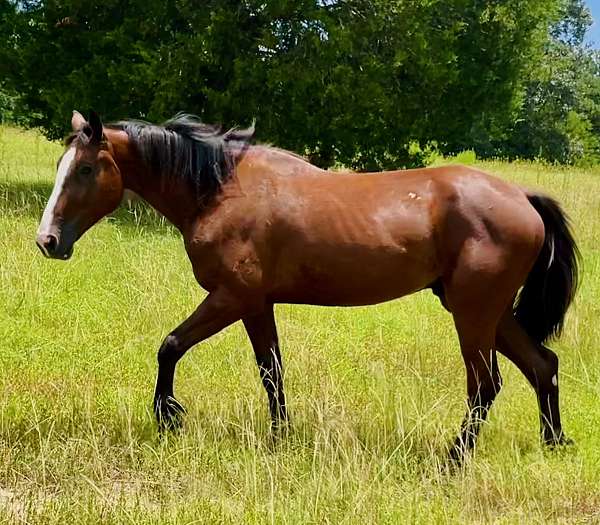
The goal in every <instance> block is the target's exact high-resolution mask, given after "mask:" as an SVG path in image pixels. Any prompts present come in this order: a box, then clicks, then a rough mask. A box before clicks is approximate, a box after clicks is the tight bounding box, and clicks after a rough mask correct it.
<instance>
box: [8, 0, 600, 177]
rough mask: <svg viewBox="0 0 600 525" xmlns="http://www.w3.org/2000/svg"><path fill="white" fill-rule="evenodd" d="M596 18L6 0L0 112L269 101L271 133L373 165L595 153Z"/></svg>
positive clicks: (121, 111)
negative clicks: (589, 43)
mask: <svg viewBox="0 0 600 525" xmlns="http://www.w3.org/2000/svg"><path fill="white" fill-rule="evenodd" d="M589 23H590V18H589V13H588V12H587V11H586V9H585V8H584V7H583V5H582V0H486V1H484V0H443V1H441V0H437V1H436V0H345V1H344V0H296V1H288V0H205V1H203V2H198V1H192V0H160V1H159V0H104V1H103V2H98V3H97V2H85V1H82V0H50V1H41V0H39V1H36V0H24V1H13V0H0V112H2V111H3V112H4V116H5V118H7V117H8V118H11V119H16V120H18V119H20V120H21V121H22V122H27V123H29V124H30V125H34V126H40V127H41V128H42V129H43V130H44V131H45V133H46V134H47V135H48V136H49V137H52V138H58V137H61V136H63V135H64V134H65V132H66V126H67V124H68V121H69V115H70V113H71V110H72V109H73V108H79V109H83V110H85V109H87V108H94V109H95V110H96V111H98V112H100V113H101V114H102V116H103V117H104V118H105V119H106V120H111V119H121V118H125V117H132V118H142V119H147V120H151V121H161V120H163V119H165V118H167V117H169V116H171V115H173V114H174V113H176V112H178V111H186V112H191V113H196V114H198V115H200V116H201V117H202V118H203V119H204V120H205V121H206V122H211V123H212V122H219V123H222V124H223V125H224V126H231V125H235V124H241V125H243V124H247V123H249V122H250V121H251V120H252V119H254V118H256V120H257V132H258V138H259V140H262V141H267V142H272V143H274V144H277V145H279V146H281V147H285V148H289V149H292V150H295V151H298V152H301V153H305V154H308V155H310V157H311V158H312V159H313V160H314V161H315V162H317V163H318V164H320V165H324V166H328V165H331V164H333V163H335V162H338V163H343V164H345V165H347V166H352V167H355V168H358V169H375V168H389V167H398V166H403V165H405V166H406V165H412V164H415V163H418V162H419V161H420V160H421V156H419V154H418V152H419V151H420V148H426V147H429V148H431V147H435V148H437V149H439V150H440V151H441V152H443V153H454V152H457V151H460V150H463V149H474V150H475V151H476V152H477V153H478V154H479V155H482V156H493V155H499V156H509V157H526V158H533V157H541V158H545V159H549V160H556V161H560V162H570V163H573V162H583V161H588V162H592V161H594V160H597V158H598V154H599V143H598V137H599V132H600V63H599V60H598V55H594V53H593V52H592V51H591V50H589V49H586V48H585V46H584V45H583V43H582V42H583V36H584V34H585V30H586V29H587V27H588V25H589ZM411 144H412V147H411V146H410V145H411ZM415 144H417V147H415ZM419 146H420V147H419Z"/></svg>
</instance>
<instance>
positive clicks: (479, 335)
mask: <svg viewBox="0 0 600 525" xmlns="http://www.w3.org/2000/svg"><path fill="white" fill-rule="evenodd" d="M453 315H454V323H455V325H456V330H457V332H458V335H459V339H460V347H461V352H462V356H463V359H464V362H465V368H466V372H467V404H468V408H467V413H466V415H465V417H464V419H463V422H462V425H461V430H460V434H459V435H458V437H457V438H456V440H455V442H454V445H453V447H452V449H451V451H450V456H451V458H452V459H453V460H455V461H460V460H461V459H462V458H463V456H464V455H465V453H466V452H468V451H470V450H471V449H472V448H473V447H474V446H475V442H476V440H477V435H478V434H479V430H480V428H481V424H482V423H483V421H485V419H486V417H487V414H488V411H489V409H490V408H491V406H492V403H493V402H494V399H495V398H496V395H497V393H498V392H499V391H500V388H501V386H502V378H501V376H500V370H499V368H498V361H497V359H496V350H495V349H494V337H495V328H496V327H495V323H496V321H495V320H494V319H493V318H488V319H485V318H484V317H482V316H479V315H475V312H474V313H473V315H464V314H462V313H460V312H459V313H453Z"/></svg>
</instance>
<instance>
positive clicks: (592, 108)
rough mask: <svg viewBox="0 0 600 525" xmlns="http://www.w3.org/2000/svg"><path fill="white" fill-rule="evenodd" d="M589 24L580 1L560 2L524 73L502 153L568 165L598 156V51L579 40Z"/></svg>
mask: <svg viewBox="0 0 600 525" xmlns="http://www.w3.org/2000/svg"><path fill="white" fill-rule="evenodd" d="M590 24H591V18H590V14H589V11H588V10H587V9H586V8H585V5H584V4H583V2H582V0H565V5H564V7H563V14H562V16H561V18H560V22H559V23H557V24H556V25H555V26H554V27H553V29H552V31H551V35H550V36H551V38H550V40H549V41H548V43H547V44H546V46H545V51H544V54H543V57H542V59H541V60H540V61H539V62H538V63H537V64H536V65H535V67H532V68H531V69H530V71H529V73H528V77H527V82H526V85H525V92H524V100H523V104H522V107H521V111H520V114H519V116H518V119H517V121H516V124H515V126H514V128H513V130H512V132H511V133H510V136H509V137H508V139H507V140H506V141H505V142H504V143H503V144H501V146H500V148H499V150H500V151H501V152H502V153H504V154H507V155H508V156H510V157H524V158H542V159H545V160H548V161H552V162H561V163H568V164H590V163H594V162H598V161H599V160H600V53H598V52H597V51H592V50H590V49H588V48H587V47H586V46H585V45H584V43H583V38H584V35H585V30H586V29H587V28H588V26H589V25H590Z"/></svg>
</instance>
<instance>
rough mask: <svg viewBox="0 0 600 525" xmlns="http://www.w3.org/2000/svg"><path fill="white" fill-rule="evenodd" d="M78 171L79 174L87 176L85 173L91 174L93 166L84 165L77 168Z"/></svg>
mask: <svg viewBox="0 0 600 525" xmlns="http://www.w3.org/2000/svg"><path fill="white" fill-rule="evenodd" d="M77 172H78V173H79V175H84V176H85V175H89V174H90V173H92V167H91V166H87V165H84V166H81V167H80V168H79V169H78V170H77Z"/></svg>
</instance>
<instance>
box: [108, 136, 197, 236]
mask: <svg viewBox="0 0 600 525" xmlns="http://www.w3.org/2000/svg"><path fill="white" fill-rule="evenodd" d="M111 135H112V136H109V137H108V138H109V141H110V142H111V144H112V146H113V150H114V159H115V162H116V163H117V166H118V167H119V170H120V171H121V176H122V178H123V185H124V187H125V189H127V190H131V191H133V192H134V193H136V194H137V195H139V196H140V197H141V198H142V199H144V200H145V201H146V202H147V203H148V204H150V205H151V206H152V207H153V208H154V209H155V210H157V211H158V212H159V213H161V214H162V215H164V216H165V217H166V219H167V220H168V221H169V222H171V223H172V224H173V225H174V226H175V227H177V228H178V229H179V230H180V231H182V232H183V231H185V230H186V229H187V227H188V226H189V224H190V223H191V222H192V221H193V220H194V218H195V217H196V216H197V215H198V212H199V203H198V200H197V198H196V196H195V195H194V192H192V191H190V189H189V187H188V186H187V185H186V183H185V181H183V180H177V179H170V180H168V181H165V180H164V179H163V177H161V175H160V174H159V173H156V172H154V171H153V170H149V169H147V168H146V167H145V166H144V162H143V160H142V159H141V158H139V155H138V153H137V151H135V148H134V147H133V146H132V144H131V143H130V141H129V139H128V138H127V135H126V134H125V133H124V132H116V133H115V132H114V131H113V132H112V133H111Z"/></svg>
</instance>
